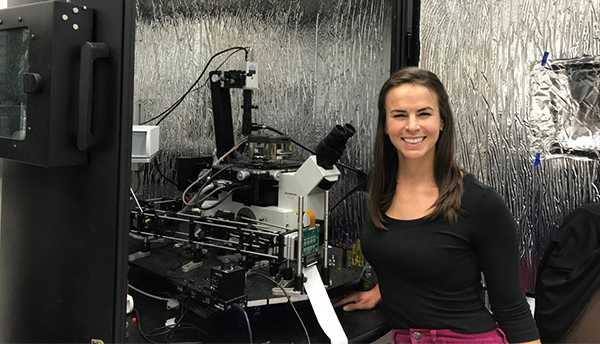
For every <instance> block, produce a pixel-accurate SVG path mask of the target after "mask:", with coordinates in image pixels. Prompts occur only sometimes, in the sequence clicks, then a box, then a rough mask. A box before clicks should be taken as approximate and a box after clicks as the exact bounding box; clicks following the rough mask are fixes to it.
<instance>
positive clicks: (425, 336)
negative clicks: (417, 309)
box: [392, 328, 508, 344]
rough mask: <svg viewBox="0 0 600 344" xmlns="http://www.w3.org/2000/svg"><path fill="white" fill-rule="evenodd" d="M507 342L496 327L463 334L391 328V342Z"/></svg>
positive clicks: (445, 343) (487, 343)
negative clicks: (480, 331)
mask: <svg viewBox="0 0 600 344" xmlns="http://www.w3.org/2000/svg"><path fill="white" fill-rule="evenodd" d="M454 343H456V344H463V343H464V344H466V343H482V344H508V341H507V340H506V335H505V334H504V332H502V330H501V329H499V328H497V329H494V330H491V331H489V332H484V333H475V334H465V333H457V332H454V331H451V330H421V329H410V330H393V331H392V344H454Z"/></svg>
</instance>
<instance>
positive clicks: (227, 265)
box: [221, 258, 231, 270]
mask: <svg viewBox="0 0 600 344" xmlns="http://www.w3.org/2000/svg"><path fill="white" fill-rule="evenodd" d="M221 270H231V261H229V259H228V258H225V259H223V262H222V264H221Z"/></svg>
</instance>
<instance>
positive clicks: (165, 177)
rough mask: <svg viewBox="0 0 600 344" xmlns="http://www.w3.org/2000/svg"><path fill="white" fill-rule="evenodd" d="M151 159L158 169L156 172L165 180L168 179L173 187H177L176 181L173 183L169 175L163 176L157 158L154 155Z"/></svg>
mask: <svg viewBox="0 0 600 344" xmlns="http://www.w3.org/2000/svg"><path fill="white" fill-rule="evenodd" d="M152 161H153V162H154V165H155V167H156V170H157V171H158V174H160V176H161V177H163V178H164V179H165V180H166V181H168V182H169V183H171V184H173V185H175V187H178V185H177V183H175V182H174V181H172V180H171V179H170V178H169V177H167V176H165V175H164V174H163V173H162V171H161V170H160V165H159V164H158V158H157V157H155V158H154V159H152Z"/></svg>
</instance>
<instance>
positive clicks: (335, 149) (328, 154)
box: [316, 123, 356, 169]
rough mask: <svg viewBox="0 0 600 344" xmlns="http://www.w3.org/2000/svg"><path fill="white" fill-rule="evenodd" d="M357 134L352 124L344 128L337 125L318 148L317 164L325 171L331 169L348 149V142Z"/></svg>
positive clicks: (347, 124)
mask: <svg viewBox="0 0 600 344" xmlns="http://www.w3.org/2000/svg"><path fill="white" fill-rule="evenodd" d="M355 133H356V129H354V127H353V126H352V125H351V124H350V123H346V124H345V125H343V126H341V125H339V124H337V125H336V126H335V127H333V129H331V131H330V132H329V134H328V135H327V136H326V137H325V138H324V139H323V140H321V142H319V145H318V146H317V149H316V155H317V164H318V165H319V166H321V167H323V168H325V169H331V168H332V167H333V165H334V164H335V163H336V162H337V161H338V160H339V159H340V158H341V157H342V154H343V153H344V149H346V142H348V139H349V138H351V137H352V136H353V135H354V134H355Z"/></svg>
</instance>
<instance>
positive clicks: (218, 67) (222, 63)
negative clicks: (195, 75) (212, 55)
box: [192, 50, 239, 92]
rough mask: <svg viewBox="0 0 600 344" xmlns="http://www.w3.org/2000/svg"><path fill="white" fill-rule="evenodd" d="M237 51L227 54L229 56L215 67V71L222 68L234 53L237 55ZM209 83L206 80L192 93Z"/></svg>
mask: <svg viewBox="0 0 600 344" xmlns="http://www.w3.org/2000/svg"><path fill="white" fill-rule="evenodd" d="M238 51H239V50H236V51H234V52H232V53H231V54H229V55H228V56H227V57H226V58H225V60H223V62H221V64H220V65H218V66H217V68H215V70H219V69H220V68H221V67H223V65H224V64H225V62H227V60H229V58H230V57H231V56H233V55H234V54H235V53H237V52H238ZM209 81H210V79H206V81H205V82H204V84H203V85H202V86H198V87H196V88H194V89H193V90H192V92H195V91H198V90H199V89H200V88H202V87H204V86H206V84H208V82H209Z"/></svg>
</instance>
